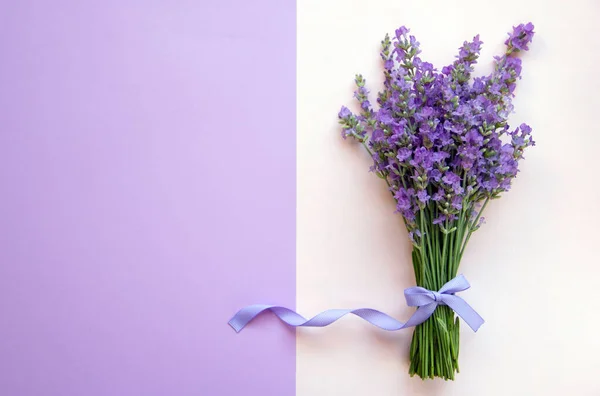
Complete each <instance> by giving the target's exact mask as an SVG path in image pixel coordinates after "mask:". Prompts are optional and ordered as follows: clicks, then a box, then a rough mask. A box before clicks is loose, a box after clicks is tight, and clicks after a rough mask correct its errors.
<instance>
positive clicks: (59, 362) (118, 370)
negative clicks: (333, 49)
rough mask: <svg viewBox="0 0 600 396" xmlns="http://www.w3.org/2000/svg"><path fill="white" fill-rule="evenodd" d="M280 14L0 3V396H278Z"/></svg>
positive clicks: (284, 275) (238, 3)
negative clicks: (236, 327)
mask: <svg viewBox="0 0 600 396" xmlns="http://www.w3.org/2000/svg"><path fill="white" fill-rule="evenodd" d="M295 7H296V5H295V2H294V1H278V0H272V1H244V0H229V1H221V0H220V1H168V0H163V1H148V0H139V1H123V0H118V1H117V0H110V1H96V2H91V1H77V0H71V1H67V0H60V1H35V2H34V1H13V2H2V3H1V5H0V49H1V58H2V59H1V60H0V127H1V133H0V139H1V140H0V150H1V152H0V158H1V160H0V161H1V162H0V164H1V166H0V181H1V186H2V198H1V201H0V202H1V205H0V218H1V223H0V395H7V396H14V395H19V396H20V395H36V396H38V395H44V396H51V395H61V396H64V395H86V396H95V395H111V396H116V395H128V396H130V395H144V396H149V395H177V396H182V395H206V396H213V395H238V394H243V395H277V396H286V395H293V394H294V388H295V373H294V369H295V339H294V333H293V331H289V330H288V329H286V328H285V327H283V326H281V324H280V323H279V322H278V321H275V320H269V319H270V318H262V319H260V320H259V321H257V323H253V325H252V326H250V327H249V328H247V329H246V330H245V331H244V332H243V333H241V334H239V335H236V334H235V333H234V332H233V330H231V329H230V328H229V327H228V326H227V324H226V323H227V321H228V319H229V317H230V316H231V315H232V314H233V313H235V311H236V310H237V309H239V308H241V306H242V305H245V304H249V303H255V302H263V303H278V304H283V305H287V306H290V307H293V306H294V304H295V73H296V72H295V53H296V48H295V29H296V26H295V18H296V16H295ZM271 319H272V318H271Z"/></svg>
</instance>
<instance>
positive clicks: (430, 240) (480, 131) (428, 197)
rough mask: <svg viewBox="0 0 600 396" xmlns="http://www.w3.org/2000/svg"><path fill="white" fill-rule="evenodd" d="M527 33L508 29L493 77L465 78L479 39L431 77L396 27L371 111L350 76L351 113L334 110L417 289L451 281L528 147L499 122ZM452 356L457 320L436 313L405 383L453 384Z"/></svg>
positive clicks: (415, 349)
mask: <svg viewBox="0 0 600 396" xmlns="http://www.w3.org/2000/svg"><path fill="white" fill-rule="evenodd" d="M533 34H534V32H533V25H532V24H531V23H528V24H521V25H519V26H517V27H514V28H513V31H512V32H511V33H509V37H508V39H507V40H506V42H505V44H506V52H505V53H504V54H503V55H501V56H498V57H495V58H494V71H493V72H492V73H491V74H490V75H489V76H485V77H477V78H471V73H472V72H473V66H474V65H475V63H476V62H477V59H478V57H479V52H480V49H481V44H482V42H481V41H480V40H479V36H475V37H474V38H473V40H472V41H471V42H465V43H464V44H463V46H462V47H461V48H460V50H459V53H458V56H457V59H456V60H455V61H454V63H452V64H451V65H448V66H445V67H443V68H442V70H441V72H438V70H436V69H435V68H434V67H433V65H432V64H431V63H428V62H424V61H422V60H421V59H420V58H419V53H420V52H421V51H420V50H419V43H418V42H417V40H416V39H415V37H414V36H412V35H409V30H408V29H407V28H405V27H401V28H399V29H398V30H396V34H395V37H394V38H392V39H390V37H389V35H386V36H385V39H384V40H383V41H382V42H381V46H382V49H381V58H382V59H383V65H384V77H385V80H384V88H383V91H381V92H379V94H378V96H377V104H378V108H377V109H375V108H374V107H373V106H372V105H371V102H370V100H369V91H368V90H367V89H366V88H365V80H364V78H363V77H362V76H361V75H357V76H356V79H355V82H356V86H357V90H356V91H355V93H354V96H355V98H356V99H357V100H358V103H359V104H360V109H361V110H360V113H357V114H354V113H352V112H351V111H350V110H349V109H348V108H346V107H342V109H341V110H340V112H339V114H338V117H339V122H340V124H341V125H342V136H343V137H344V138H347V137H350V138H353V139H355V140H357V141H358V142H360V143H361V144H362V145H363V146H364V148H365V149H366V150H367V152H368V153H369V155H370V156H371V157H372V158H373V162H374V164H373V166H372V167H371V171H373V172H374V173H375V174H376V175H377V176H378V177H380V178H381V179H383V180H384V181H385V182H386V183H387V185H388V187H389V190H390V191H391V193H392V195H393V197H394V199H395V201H396V211H397V212H398V213H399V214H400V215H401V216H402V219H403V221H404V224H405V226H406V229H407V230H408V236H409V238H410V241H411V242H412V245H413V251H412V261H413V266H414V271H415V278H416V281H417V285H418V286H421V287H424V288H426V289H428V290H438V289H439V288H440V287H441V286H442V285H444V284H445V283H446V282H448V281H449V280H451V279H453V278H454V277H455V276H456V275H457V270H458V267H459V265H460V261H461V259H462V257H463V254H464V251H465V248H466V246H467V244H468V242H469V239H470V238H471V235H472V234H473V232H475V231H477V230H478V229H479V227H480V226H481V224H482V223H483V221H484V218H483V217H482V213H483V211H484V210H485V207H486V205H487V204H488V202H489V201H490V200H492V199H495V198H498V197H500V195H501V194H502V193H503V192H505V191H508V190H509V188H510V185H511V182H512V180H513V179H514V178H515V177H516V176H517V172H518V165H519V161H520V160H521V159H522V158H523V152H524V150H525V148H526V147H528V146H533V145H534V141H533V140H532V139H531V136H530V133H531V128H530V127H529V126H528V125H526V124H521V125H520V126H519V127H517V128H515V129H512V128H510V127H509V125H508V123H507V118H508V115H509V114H510V113H511V112H512V110H513V106H512V104H511V101H512V98H513V97H514V91H515V83H516V81H517V79H519V78H520V77H521V60H520V59H519V58H518V57H517V55H518V54H519V53H520V52H521V51H526V50H528V44H529V43H530V42H531V40H532V38H533ZM458 349H459V321H458V318H455V314H454V312H453V311H452V310H451V309H450V308H449V307H448V306H439V307H438V309H436V310H435V312H434V314H433V315H432V316H431V317H430V318H429V319H427V321H425V322H424V323H422V324H420V325H418V326H417V327H416V328H415V331H414V333H413V338H412V344H411V348H410V370H409V371H410V374H411V375H414V374H417V375H418V376H420V377H421V378H434V377H441V378H444V379H454V376H455V372H458Z"/></svg>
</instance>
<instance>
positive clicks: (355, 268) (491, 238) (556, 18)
mask: <svg viewBox="0 0 600 396" xmlns="http://www.w3.org/2000/svg"><path fill="white" fill-rule="evenodd" d="M529 20H531V21H532V22H534V24H535V26H536V32H537V35H536V37H535V39H534V43H533V45H532V50H531V51H530V52H529V53H527V54H525V56H524V58H523V63H524V68H523V80H521V81H520V83H519V87H518V89H517V98H516V100H515V102H514V104H515V108H516V110H517V113H515V114H514V115H513V116H512V124H514V125H518V124H520V123H521V122H522V121H527V122H528V123H529V124H530V125H531V126H532V127H533V128H534V137H535V140H536V141H537V146H536V147H534V148H533V149H532V150H530V152H529V153H527V155H526V157H527V159H526V161H525V162H523V163H522V165H521V173H520V174H519V177H518V178H517V180H516V182H515V183H514V186H513V190H512V191H510V192H509V193H508V194H507V195H505V196H504V197H503V198H502V199H501V200H499V201H494V202H493V203H492V204H491V206H490V207H489V210H488V211H487V213H486V218H487V224H486V225H485V226H484V227H482V228H481V229H480V230H479V231H478V232H477V233H476V234H475V235H474V237H473V238H472V240H471V244H470V246H469V249H467V253H466V254H465V257H464V259H463V263H462V266H461V272H463V273H464V274H465V275H466V276H467V278H468V279H469V281H470V282H471V284H472V288H471V289H470V290H469V291H467V292H464V293H463V294H462V296H463V297H464V298H465V299H467V301H468V302H469V303H471V305H473V306H474V307H475V308H476V309H477V311H478V312H479V313H480V314H481V315H482V316H483V317H484V318H485V320H486V323H485V324H484V325H483V327H482V328H481V329H480V330H479V332H478V333H477V334H476V335H475V334H473V333H472V332H471V331H470V330H469V329H468V328H467V326H466V325H465V326H463V327H462V338H461V357H460V363H461V373H460V374H459V375H458V379H457V380H456V381H455V382H454V383H445V382H444V381H438V380H436V381H426V382H423V381H421V380H419V379H417V378H410V377H409V376H408V374H407V369H408V360H407V355H408V347H409V343H410V336H411V333H412V331H410V330H405V331H400V332H397V333H386V332H384V331H381V330H378V329H376V328H374V327H373V326H370V325H368V324H365V323H364V322H362V321H361V320H359V319H357V318H344V319H342V320H341V321H340V322H338V323H336V324H335V325H333V326H330V327H328V328H325V329H301V330H299V331H298V339H297V340H298V341H297V346H298V349H297V394H298V396H320V395H345V396H359V395H360V396H366V395H369V396H370V395H374V396H375V395H376V396H388V395H389V396H398V395H438V394H439V395H461V396H468V395H477V396H488V395H528V396H529V395H544V396H547V395H563V394H572V395H578V396H586V395H600V335H599V333H600V332H599V328H600V297H599V296H600V294H599V293H600V287H599V280H600V249H599V246H600V241H599V240H598V238H599V237H600V232H599V230H600V209H599V207H600V177H599V176H600V166H599V160H600V130H599V128H598V123H599V117H598V116H599V115H600V99H599V94H600V83H599V81H600V79H599V77H598V71H599V67H600V24H599V23H598V21H600V1H597V0H589V1H583V0H579V1H571V2H566V1H560V0H552V1H541V0H540V1H515V0H509V1H493V2H490V1H487V2H482V1H477V0H472V1H436V2H433V1H399V0H370V1H368V2H367V1H348V0H320V1H319V0H298V212H297V219H298V223H297V224H298V250H297V252H298V253H297V254H298V257H297V259H298V261H297V272H298V273H297V288H298V289H297V290H298V291H297V293H298V295H297V304H298V309H299V311H300V312H301V313H303V314H305V315H313V314H316V313H318V312H320V311H322V310H324V309H327V308H334V307H336V308H350V307H372V308H377V309H381V310H383V311H385V312H387V313H389V314H391V315H393V316H395V317H396V318H398V319H401V320H403V319H404V320H405V319H407V318H408V317H409V315H410V314H411V312H412V310H411V309H409V308H408V307H406V306H405V304H404V299H403V296H402V291H403V289H404V288H406V287H409V286H411V285H413V283H414V277H413V273H412V268H411V265H410V258H409V244H408V243H407V235H406V231H405V230H404V229H403V226H402V224H401V221H400V218H399V217H398V215H394V214H393V213H392V212H393V211H394V203H393V201H392V198H391V197H390V196H389V195H388V193H387V192H386V190H385V185H384V183H383V182H382V181H381V180H379V179H378V178H377V177H375V176H374V175H373V174H370V173H369V172H368V171H367V170H368V168H369V166H370V159H369V158H368V157H367V155H366V154H365V153H364V152H363V150H362V149H361V147H359V146H358V145H357V144H356V143H353V142H351V141H349V140H348V141H344V140H343V139H341V137H340V131H339V128H338V126H337V119H336V114H337V111H338V110H339V107H340V106H341V105H342V104H346V105H349V104H354V103H353V101H352V98H351V96H352V91H353V82H352V80H353V77H354V74H355V73H357V72H360V73H363V75H364V76H365V77H366V78H367V82H368V86H369V88H370V89H371V91H372V101H373V102H374V101H375V93H376V92H377V91H378V90H379V88H380V87H381V78H382V73H381V64H380V62H379V58H378V56H379V55H378V53H379V42H380V40H381V39H382V38H383V36H384V35H385V33H386V32H389V33H390V34H393V32H394V30H395V29H396V28H397V27H398V26H400V25H406V26H408V27H410V28H411V29H412V33H413V34H415V35H416V36H417V38H418V39H419V41H420V42H421V45H422V49H423V53H422V58H423V59H425V60H428V61H430V62H432V63H434V65H436V66H439V67H441V66H443V65H444V64H448V63H450V62H451V61H452V60H453V56H454V55H455V54H456V52H457V51H456V49H457V48H458V47H459V46H460V45H461V43H462V42H463V41H464V40H465V39H470V38H471V37H473V36H474V35H475V34H477V33H480V34H481V39H482V40H483V41H484V48H483V52H482V56H481V64H480V66H479V69H478V70H479V73H483V72H488V71H489V70H490V68H491V60H492V56H493V55H494V54H497V53H498V52H499V51H501V49H502V42H503V41H504V40H505V37H506V32H507V31H508V30H509V29H510V28H511V26H512V25H514V24H517V23H519V22H527V21H529Z"/></svg>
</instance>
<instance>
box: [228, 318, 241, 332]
mask: <svg viewBox="0 0 600 396" xmlns="http://www.w3.org/2000/svg"><path fill="white" fill-rule="evenodd" d="M227 324H228V325H229V326H231V328H232V329H233V330H234V331H235V332H236V333H239V332H240V331H242V327H243V326H240V325H239V324H237V323H235V322H234V321H233V319H231V320H230V321H229V322H227Z"/></svg>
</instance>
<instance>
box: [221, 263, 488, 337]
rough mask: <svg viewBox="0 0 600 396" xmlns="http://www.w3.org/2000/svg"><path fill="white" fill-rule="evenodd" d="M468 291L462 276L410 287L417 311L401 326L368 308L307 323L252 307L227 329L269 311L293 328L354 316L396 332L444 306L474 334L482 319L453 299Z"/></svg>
mask: <svg viewBox="0 0 600 396" xmlns="http://www.w3.org/2000/svg"><path fill="white" fill-rule="evenodd" d="M469 287H471V285H470V284H469V282H467V279H466V278H465V277H464V276H463V275H458V276H457V277H456V278H454V279H452V280H450V281H449V282H447V283H446V284H444V286H442V288H441V289H440V290H438V291H431V290H427V289H425V288H423V287H419V286H415V287H409V288H408V289H406V290H404V297H405V298H406V304H408V305H409V306H411V307H418V308H417V311H416V312H415V313H414V314H413V315H412V316H411V317H410V318H409V319H408V321H407V322H406V323H402V322H400V321H398V320H396V319H394V318H392V317H391V316H389V315H387V314H385V313H383V312H380V311H377V310H375V309H371V308H359V309H353V310H350V309H330V310H327V311H324V312H321V313H320V314H318V315H316V316H314V317H313V318H311V319H306V318H304V317H303V316H301V315H299V314H298V313H296V312H294V311H293V310H291V309H289V308H285V307H280V306H276V305H264V304H254V305H249V306H247V307H245V308H242V309H240V310H239V311H238V312H237V313H236V314H235V315H234V316H233V318H231V320H230V321H229V325H230V326H231V327H232V328H233V329H234V330H235V331H236V333H239V332H240V331H242V329H243V328H244V327H245V326H246V325H247V324H248V323H250V321H252V319H254V318H255V317H257V316H258V315H260V314H261V313H262V312H265V311H271V312H273V313H274V314H275V315H276V316H277V317H278V318H279V319H280V320H281V321H282V322H284V323H286V324H288V325H290V326H292V327H325V326H328V325H330V324H332V323H333V322H335V321H336V320H338V319H340V318H341V317H342V316H344V315H346V314H353V315H356V316H358V317H359V318H362V319H364V320H366V321H367V322H369V323H371V324H372V325H374V326H377V327H379V328H381V329H383V330H387V331H396V330H401V329H404V328H407V327H412V326H417V325H419V324H421V323H423V322H425V321H426V320H427V319H428V318H429V317H430V316H431V315H432V314H433V312H434V311H435V309H436V308H437V306H438V305H447V306H449V307H450V308H451V309H452V310H453V311H454V312H456V314H457V315H458V316H460V317H461V318H462V319H463V320H464V321H465V322H467V324H468V325H469V327H471V329H473V331H477V330H478V329H479V327H480V326H481V325H482V324H483V323H484V320H483V318H482V317H481V316H479V314H478V313H477V312H475V310H474V309H473V308H471V306H470V305H469V304H467V303H466V301H465V300H463V299H462V298H460V297H458V296H456V295H454V294H455V293H458V292H460V291H463V290H467V289H468V288H469Z"/></svg>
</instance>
